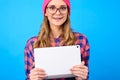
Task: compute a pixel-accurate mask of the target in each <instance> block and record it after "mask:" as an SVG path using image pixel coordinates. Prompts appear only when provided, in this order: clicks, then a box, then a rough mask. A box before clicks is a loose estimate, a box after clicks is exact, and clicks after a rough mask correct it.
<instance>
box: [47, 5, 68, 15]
mask: <svg viewBox="0 0 120 80" xmlns="http://www.w3.org/2000/svg"><path fill="white" fill-rule="evenodd" d="M50 8H51V6H48V7H46V9H49V10H50ZM61 8H62V7H59V8H56V7H55V9H56V10H55V11H54V12H53V13H51V12H50V11H49V10H48V12H49V13H50V14H55V13H56V12H57V11H59V12H60V13H61V14H64V13H62V11H61V10H60V9H61ZM64 8H66V12H67V11H68V7H67V6H64ZM66 12H65V13H66Z"/></svg>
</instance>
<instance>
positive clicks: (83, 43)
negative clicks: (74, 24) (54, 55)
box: [24, 0, 89, 80]
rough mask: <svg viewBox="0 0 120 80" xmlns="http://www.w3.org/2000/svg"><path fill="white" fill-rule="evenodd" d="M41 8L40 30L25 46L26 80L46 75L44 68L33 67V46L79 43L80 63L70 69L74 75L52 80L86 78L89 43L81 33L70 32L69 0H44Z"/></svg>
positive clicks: (38, 78) (78, 79) (86, 79)
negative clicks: (42, 18)
mask: <svg viewBox="0 0 120 80" xmlns="http://www.w3.org/2000/svg"><path fill="white" fill-rule="evenodd" d="M42 9H43V13H44V20H43V23H42V25H41V30H40V32H39V34H38V36H36V37H32V38H30V39H29V40H28V41H27V44H26V46H25V51H24V53H25V68H26V76H27V78H26V80H42V79H45V78H46V77H47V76H46V73H45V71H44V69H41V68H34V51H33V49H34V48H42V47H55V46H69V45H80V51H81V58H82V63H81V64H78V65H75V66H73V67H72V68H71V69H70V70H71V73H72V74H73V75H75V76H76V77H74V78H60V79H52V80H88V72H89V71H88V60H89V44H88V40H87V38H86V37H85V36H84V35H83V34H81V33H77V32H72V30H71V28H70V1H69V0H44V2H43V7H42ZM53 66H54V65H53Z"/></svg>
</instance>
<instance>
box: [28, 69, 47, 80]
mask: <svg viewBox="0 0 120 80" xmlns="http://www.w3.org/2000/svg"><path fill="white" fill-rule="evenodd" d="M29 76H30V80H42V79H43V78H45V77H47V76H46V74H45V71H44V70H43V69H39V68H34V69H32V70H31V71H30V75H29Z"/></svg>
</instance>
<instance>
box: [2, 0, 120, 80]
mask: <svg viewBox="0 0 120 80" xmlns="http://www.w3.org/2000/svg"><path fill="white" fill-rule="evenodd" d="M42 2H43V0H0V80H24V79H25V72H24V47H25V44H26V41H27V40H28V39H29V38H30V37H32V36H35V35H37V34H38V32H39V29H40V24H41V22H42V20H43V14H42V10H41V6H42ZM71 25H72V29H73V30H74V31H77V32H81V33H83V34H85V35H86V36H87V38H88V40H89V42H90V46H91V53H90V65H89V67H90V79H89V80H120V74H119V73H120V62H119V61H120V60H119V56H120V1H119V0H71Z"/></svg>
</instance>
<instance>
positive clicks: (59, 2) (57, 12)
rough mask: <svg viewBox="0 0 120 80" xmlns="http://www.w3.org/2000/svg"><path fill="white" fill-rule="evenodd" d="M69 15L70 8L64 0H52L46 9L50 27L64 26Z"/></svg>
mask: <svg viewBox="0 0 120 80" xmlns="http://www.w3.org/2000/svg"><path fill="white" fill-rule="evenodd" d="M67 15H68V8H67V5H66V3H65V2H64V1H63V0H51V1H50V2H49V4H48V5H47V7H46V13H45V16H47V18H48V20H49V23H50V26H62V24H63V23H64V22H65V21H66V19H67Z"/></svg>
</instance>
